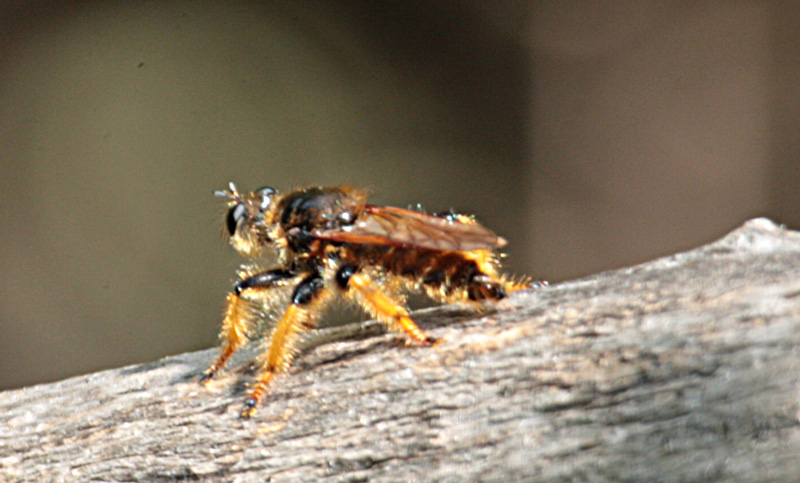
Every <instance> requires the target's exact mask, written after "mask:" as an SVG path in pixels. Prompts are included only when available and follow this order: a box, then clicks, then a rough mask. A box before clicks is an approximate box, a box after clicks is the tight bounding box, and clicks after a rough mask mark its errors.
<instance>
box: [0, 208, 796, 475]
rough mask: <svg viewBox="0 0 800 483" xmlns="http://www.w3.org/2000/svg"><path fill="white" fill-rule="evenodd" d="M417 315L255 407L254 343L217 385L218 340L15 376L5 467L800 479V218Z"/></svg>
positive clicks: (6, 420) (7, 397)
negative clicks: (414, 334)
mask: <svg viewBox="0 0 800 483" xmlns="http://www.w3.org/2000/svg"><path fill="white" fill-rule="evenodd" d="M414 317H415V319H416V320H417V321H418V322H419V324H420V326H421V327H422V328H424V329H426V330H428V331H429V333H430V334H431V335H433V336H435V337H441V338H443V339H444V340H443V342H442V343H441V344H440V345H439V346H437V347H435V348H420V347H414V346H404V345H403V344H402V343H398V339H397V337H396V336H394V335H391V334H384V335H380V334H379V332H380V330H379V328H378V326H376V325H375V324H374V323H366V324H365V327H366V329H367V330H366V333H365V334H363V335H362V337H361V338H360V340H348V341H344V342H333V343H328V344H325V345H318V344H319V342H320V340H322V339H330V338H333V339H337V338H340V337H341V336H342V334H343V333H346V332H347V331H348V330H349V329H350V328H344V329H342V328H340V329H333V330H332V331H330V332H327V333H323V334H321V335H320V337H321V338H322V339H317V340H310V341H309V342H308V345H309V346H313V345H317V347H314V348H313V349H311V350H309V351H308V352H307V353H306V354H305V355H304V356H302V357H300V359H299V360H298V363H297V364H296V366H295V367H294V368H293V369H292V371H291V374H290V376H289V377H282V378H280V379H278V380H277V381H276V383H275V384H274V386H273V388H272V391H271V393H270V395H269V396H268V397H267V398H266V403H265V405H264V406H263V407H261V409H260V411H259V412H258V414H257V415H256V417H255V418H254V419H253V420H250V421H243V420H240V419H239V418H238V413H239V410H240V409H241V403H242V399H243V398H244V396H245V390H244V389H245V388H244V383H245V382H246V381H249V379H250V378H249V376H248V375H247V374H246V372H247V371H246V370H243V369H242V367H245V368H246V364H245V363H244V361H247V360H248V354H245V357H243V358H242V357H240V358H237V359H236V360H235V361H234V364H233V367H234V370H232V371H230V372H226V373H225V374H224V375H223V376H222V377H221V379H220V380H219V381H217V382H215V383H214V384H212V386H211V387H210V388H209V389H206V388H203V387H202V386H200V385H198V383H197V381H196V379H197V375H198V374H199V373H200V372H201V371H202V370H203V369H205V367H206V366H207V365H208V364H209V363H210V362H211V360H212V358H213V357H214V355H215V354H216V352H215V351H202V352H197V353H191V354H184V355H180V356H175V357H169V358H165V359H163V360H160V361H157V362H153V363H149V364H144V365H139V366H131V367H125V368H122V369H115V370H110V371H104V372H99V373H96V374H89V375H86V376H81V377H76V378H72V379H68V380H65V381H61V382H57V383H53V384H46V385H39V386H34V387H29V388H24V389H20V390H13V391H6V392H3V393H0V475H1V476H2V478H0V480H2V481H86V480H102V481H137V480H139V481H171V480H174V479H188V480H192V479H197V480H203V481H237V482H238V481H243V482H244V481H265V480H270V481H315V480H319V479H322V478H328V479H329V480H330V481H366V480H370V481H388V480H391V481H397V480H424V481H464V480H465V479H468V480H488V481H514V480H525V481H621V480H625V481H710V480H714V481H720V480H722V481H724V480H729V481H767V480H768V481H796V480H797V479H798V478H800V458H799V457H798V455H800V426H798V409H800V405H799V404H798V398H799V397H800V386H798V377H799V376H798V374H800V349H798V346H799V345H800V344H798V343H799V342H800V233H797V232H793V231H788V230H784V229H781V228H780V227H778V226H776V225H774V224H773V223H771V222H770V221H768V220H765V219H757V220H753V221H750V222H748V223H747V224H746V225H745V226H743V227H742V228H740V229H738V230H736V231H734V232H733V233H731V234H730V235H728V236H726V237H725V238H723V239H721V240H720V241H718V242H716V243H713V244H710V245H706V246H703V247H700V248H698V249H695V250H692V251H689V252H685V253H681V254H678V255H674V256H670V257H666V258H662V259H659V260H655V261H653V262H649V263H645V264H642V265H638V266H635V267H631V268H626V269H622V270H617V271H611V272H605V273H601V274H599V275H596V276H593V277H589V278H586V279H582V280H577V281H573V282H567V283H563V284H559V285H556V286H551V287H548V288H545V289H539V290H532V291H527V292H523V293H518V294H515V296H514V297H512V298H511V299H510V300H508V301H506V302H504V303H503V304H502V305H501V306H500V308H499V310H498V311H496V312H494V313H487V314H484V315H482V316H481V315H476V314H474V313H471V312H469V311H466V310H463V309H460V308H458V307H442V308H437V309H431V310H426V311H420V312H416V313H415V314H414ZM337 331H338V332H337ZM249 355H252V351H251V352H250V354H249ZM237 361H238V362H237ZM236 367H239V369H238V370H237V369H236Z"/></svg>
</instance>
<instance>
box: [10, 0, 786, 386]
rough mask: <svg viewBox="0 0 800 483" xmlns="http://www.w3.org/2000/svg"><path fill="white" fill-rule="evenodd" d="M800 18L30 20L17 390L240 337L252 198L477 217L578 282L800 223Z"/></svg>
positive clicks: (17, 113)
mask: <svg viewBox="0 0 800 483" xmlns="http://www.w3.org/2000/svg"><path fill="white" fill-rule="evenodd" d="M798 26H800V5H798V4H795V3H789V2H787V3H773V2H760V3H759V2H676V3H668V2H655V1H654V2H639V1H637V2H625V3H622V2H608V3H599V2H568V3H562V2H483V1H477V0H474V1H465V2H445V1H428V2H414V1H411V2H392V1H375V2H359V1H351V2H321V1H320V2H313V1H312V2H289V1H285V2H277V3H272V2H255V1H253V2H244V1H243V2H210V1H189V0H174V1H161V2H144V1H117V2H113V1H94V2H87V1H46V2H45V1H30V0H29V1H18V2H14V1H6V2H3V3H1V4H0V33H1V34H2V35H0V188H2V189H1V190H0V198H2V210H1V214H0V216H1V217H2V219H0V227H2V228H0V230H2V236H0V249H1V250H2V255H0V260H1V262H0V263H2V265H1V266H0V268H2V273H3V277H2V282H1V283H0V389H1V388H10V387H18V386H22V385H28V384H33V383H36V382H44V381H50V380H55V379H59V378H63V377H66V376H70V375H75V374H79V373H85V372H88V371H93V370H97V369H101V368H105V367H113V366H120V365H123V364H129V363H133V362H141V361H151V360H155V359H157V358H159V357H162V356H165V355H169V354H176V353H180V352H184V351H190V350H196V349H200V348H206V347H210V346H211V345H213V344H215V342H216V332H217V328H218V324H219V321H220V313H221V310H222V303H223V298H224V295H225V293H226V291H227V290H228V288H229V286H230V282H231V280H232V279H233V276H234V270H235V268H236V267H237V265H238V261H239V260H237V258H236V257H235V255H234V254H233V253H232V252H231V250H229V249H228V248H227V247H226V245H225V244H224V243H223V242H222V241H221V237H220V232H221V228H220V227H221V218H220V217H221V215H222V212H223V207H222V206H221V203H220V202H219V200H217V199H215V198H213V197H212V196H211V191H212V190H214V189H220V188H224V187H225V186H226V184H227V182H228V181H229V180H233V181H235V182H237V183H238V184H239V186H240V187H241V188H250V189H253V188H257V187H260V186H262V185H271V186H274V187H276V188H279V189H285V188H289V187H291V186H294V185H297V184H339V183H350V184H353V185H356V186H366V187H369V188H371V189H373V190H374V192H375V196H374V198H373V201H374V202H376V203H386V204H395V205H399V206H407V205H409V204H412V203H417V202H420V203H422V204H423V205H424V206H425V207H426V208H428V209H430V210H434V211H437V210H446V209H448V208H451V207H452V208H455V209H458V210H462V211H466V212H472V213H475V214H477V216H478V217H479V219H480V220H482V221H483V222H484V223H485V224H486V225H488V226H489V227H491V228H493V229H495V230H496V231H497V232H499V233H501V234H502V235H503V236H504V237H506V238H508V239H509V242H510V244H509V247H508V252H509V257H508V259H507V266H508V267H509V270H510V271H513V272H517V273H525V274H530V275H532V276H534V277H536V278H539V279H547V280H550V281H551V282H557V281H560V280H564V279H569V278H574V277H580V276H583V275H588V274H591V273H595V272H597V271H600V270H606V269H611V268H615V267H621V266H625V265H630V264H635V263H639V262H642V261H645V260H648V259H651V258H654V257H657V256H661V255H665V254H669V253H673V252H676V251H679V250H684V249H688V248H690V247H693V246H696V245H699V244H702V243H705V242H709V241H711V240H713V239H715V238H717V237H719V236H721V235H723V234H724V233H726V232H727V231H729V230H731V229H732V228H734V227H736V226H738V225H739V224H741V223H742V222H744V221H745V220H746V219H748V218H751V217H754V216H760V215H766V216H769V217H771V218H773V219H774V220H776V221H778V222H783V223H786V224H788V225H789V226H790V227H798V226H800V214H798V207H800V203H799V202H800V199H798V198H800V196H799V195H798V192H797V190H796V189H795V186H796V185H797V183H798V181H799V180H800V159H798V151H800V132H798V126H800V105H799V103H800V92H798V91H800V82H799V81H800V77H799V76H798V74H800V48H798V46H799V45H800V29H799V28H798Z"/></svg>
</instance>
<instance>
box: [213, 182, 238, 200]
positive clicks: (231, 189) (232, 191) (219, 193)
mask: <svg viewBox="0 0 800 483" xmlns="http://www.w3.org/2000/svg"><path fill="white" fill-rule="evenodd" d="M214 196H216V197H217V198H225V199H227V200H229V201H241V199H242V197H241V195H240V194H239V191H238V190H237V189H236V185H235V184H234V183H233V181H229V182H228V189H227V190H214Z"/></svg>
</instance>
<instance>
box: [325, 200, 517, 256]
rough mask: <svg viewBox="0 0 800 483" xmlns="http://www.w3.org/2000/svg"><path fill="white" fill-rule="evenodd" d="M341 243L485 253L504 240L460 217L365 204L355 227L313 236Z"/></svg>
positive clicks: (498, 245)
mask: <svg viewBox="0 0 800 483" xmlns="http://www.w3.org/2000/svg"><path fill="white" fill-rule="evenodd" d="M314 236H315V237H316V238H320V239H323V240H331V241H337V242H343V243H359V244H364V245H389V246H403V247H409V248H425V249H429V250H439V251H445V250H457V251H471V250H486V249H492V248H500V247H502V246H504V245H505V244H506V241H505V239H503V238H501V237H499V236H497V235H495V234H494V232H492V231H491V230H489V229H487V228H484V227H482V226H480V225H478V224H477V223H475V222H471V221H470V222H466V221H465V219H464V218H463V217H458V216H453V217H440V216H434V215H428V214H425V213H419V212H417V211H413V210H404V209H402V208H393V207H391V206H371V205H367V206H366V209H365V210H364V213H363V214H362V215H361V216H359V218H358V220H357V221H356V223H355V224H353V225H350V226H346V227H344V228H340V229H336V230H325V231H320V232H317V233H315V234H314Z"/></svg>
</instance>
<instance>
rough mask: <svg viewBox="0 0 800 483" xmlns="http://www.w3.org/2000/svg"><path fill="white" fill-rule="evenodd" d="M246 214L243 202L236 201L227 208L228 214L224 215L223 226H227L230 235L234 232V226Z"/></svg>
mask: <svg viewBox="0 0 800 483" xmlns="http://www.w3.org/2000/svg"><path fill="white" fill-rule="evenodd" d="M246 215H247V207H246V206H244V203H237V204H236V205H234V206H233V208H231V209H230V210H228V216H227V217H225V226H226V227H227V228H228V233H230V235H231V236H233V234H234V233H236V227H237V226H238V225H239V222H240V221H241V220H242V218H244V217H245V216H246Z"/></svg>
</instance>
